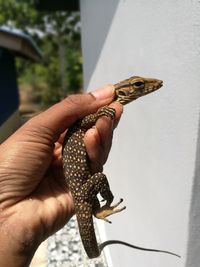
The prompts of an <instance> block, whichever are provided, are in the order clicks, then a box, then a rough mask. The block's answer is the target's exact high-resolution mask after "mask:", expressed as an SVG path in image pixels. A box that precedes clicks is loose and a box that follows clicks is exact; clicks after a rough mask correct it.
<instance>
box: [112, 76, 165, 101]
mask: <svg viewBox="0 0 200 267" xmlns="http://www.w3.org/2000/svg"><path fill="white" fill-rule="evenodd" d="M162 85H163V81H161V80H158V79H153V78H143V77H139V76H133V77H131V78H129V79H127V80H124V81H123V82H119V83H117V84H115V85H114V87H115V99H114V100H115V101H117V102H120V103H121V104H123V105H125V104H127V103H130V102H132V101H133V100H136V99H137V98H139V97H141V96H143V95H147V94H149V93H151V92H154V91H156V90H158V89H159V88H160V87H162Z"/></svg>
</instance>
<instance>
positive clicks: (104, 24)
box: [80, 0, 119, 87]
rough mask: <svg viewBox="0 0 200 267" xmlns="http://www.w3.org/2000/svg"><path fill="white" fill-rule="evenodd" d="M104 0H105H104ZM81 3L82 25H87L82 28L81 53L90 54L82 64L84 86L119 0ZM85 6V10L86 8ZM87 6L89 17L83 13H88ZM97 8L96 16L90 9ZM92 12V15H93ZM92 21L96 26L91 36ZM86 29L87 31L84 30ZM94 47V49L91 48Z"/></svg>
mask: <svg viewBox="0 0 200 267" xmlns="http://www.w3.org/2000/svg"><path fill="white" fill-rule="evenodd" d="M104 1H105V0H104ZM80 3H81V13H82V23H83V25H87V27H83V28H82V32H83V35H82V49H83V54H84V55H87V54H90V61H89V62H87V64H84V77H85V81H84V83H85V87H87V85H88V83H89V78H90V77H91V76H92V73H93V71H94V70H95V67H96V64H97V63H98V58H99V56H100V54H101V51H102V48H103V46H104V43H105V40H106V38H107V35H108V33H109V29H110V26H111V24H112V20H113V17H114V15H115V12H116V10H117V6H118V4H119V0H110V1H106V8H105V5H102V1H99V2H98V1H90V5H89V6H88V4H87V5H85V4H84V2H82V1H81V2H80ZM86 6H87V10H86ZM88 8H89V9H91V12H89V13H90V14H92V15H91V16H90V17H88V16H85V15H84V13H85V12H87V13H88ZM93 9H94V10H98V16H96V14H97V12H92V10H93ZM93 14H94V15H93ZM92 21H95V27H96V35H95V36H92V35H91V33H90V32H93V27H94V24H93V23H92ZM86 29H87V33H85V32H84V31H85V30H86ZM86 36H90V38H87V39H86V38H85V37H86ZM93 48H94V49H93Z"/></svg>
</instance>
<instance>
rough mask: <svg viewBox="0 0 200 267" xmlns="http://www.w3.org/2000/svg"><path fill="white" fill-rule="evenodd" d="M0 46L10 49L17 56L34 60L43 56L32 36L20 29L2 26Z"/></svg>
mask: <svg viewBox="0 0 200 267" xmlns="http://www.w3.org/2000/svg"><path fill="white" fill-rule="evenodd" d="M0 47H3V48H5V49H8V50H10V51H11V52H12V53H13V54H14V55H15V56H20V57H24V58H27V59H31V60H34V61H38V60H40V59H41V58H42V53H41V51H40V50H39V48H38V47H37V45H36V44H35V42H34V41H33V40H32V38H31V37H30V36H29V35H28V34H26V33H24V32H23V31H21V30H19V29H15V28H11V27H7V26H2V27H0Z"/></svg>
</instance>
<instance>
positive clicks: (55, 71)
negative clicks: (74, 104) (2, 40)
mask: <svg viewBox="0 0 200 267" xmlns="http://www.w3.org/2000/svg"><path fill="white" fill-rule="evenodd" d="M0 10H1V12H0V25H9V26H11V27H17V28H19V29H22V30H24V31H25V32H27V33H29V34H30V35H31V36H32V37H33V38H34V40H36V41H37V44H38V46H39V48H40V49H41V50H42V53H43V60H42V62H38V63H34V64H33V63H32V62H28V61H25V60H22V59H17V60H16V62H17V70H18V77H19V83H28V84H31V85H32V87H33V88H34V90H35V91H36V92H37V93H38V94H39V95H40V97H41V100H42V101H43V103H44V104H52V103H54V102H56V101H58V100H59V99H60V98H62V97H63V96H64V95H66V94H68V93H71V92H73V93H74V92H77V91H79V90H80V89H81V86H82V58H81V49H80V17H79V13H78V12H52V13H47V12H42V13H41V12H39V11H37V10H36V9H35V7H34V5H33V1H27V0H0Z"/></svg>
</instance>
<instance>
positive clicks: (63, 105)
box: [27, 85, 114, 138]
mask: <svg viewBox="0 0 200 267" xmlns="http://www.w3.org/2000/svg"><path fill="white" fill-rule="evenodd" d="M113 97H114V86H113V85H107V86H105V87H103V88H101V89H98V90H96V91H94V92H91V93H87V94H77V95H71V96H68V97H67V98H65V99H64V100H62V101H61V102H59V103H57V104H55V105H54V106H52V107H51V108H49V109H47V110H46V111H44V112H42V113H41V114H39V115H37V116H35V117H34V118H32V119H31V120H30V121H29V122H28V123H27V124H29V125H30V124H31V125H32V126H37V125H38V126H41V129H42V128H48V129H49V130H51V131H52V133H53V136H54V137H55V138H57V137H58V136H59V135H60V134H61V133H63V132H64V131H65V130H66V129H67V128H68V127H69V126H71V125H72V124H73V123H74V122H75V121H76V120H78V119H80V118H83V117H84V116H86V115H88V114H90V113H94V112H95V111H96V110H97V109H98V108H99V107H101V106H104V105H107V104H110V103H111V102H112V100H113ZM27 126H28V125H27Z"/></svg>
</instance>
